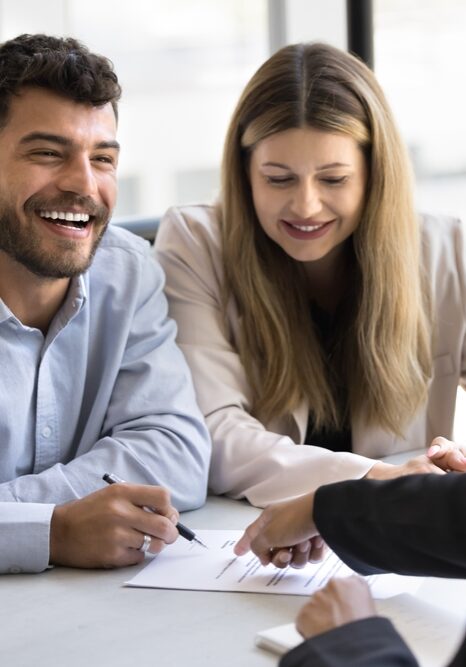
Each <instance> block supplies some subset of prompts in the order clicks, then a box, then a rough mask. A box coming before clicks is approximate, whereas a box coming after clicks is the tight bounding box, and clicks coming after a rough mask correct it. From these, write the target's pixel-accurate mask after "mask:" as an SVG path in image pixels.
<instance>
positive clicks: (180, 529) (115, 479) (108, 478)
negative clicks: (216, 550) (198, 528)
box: [102, 472, 209, 549]
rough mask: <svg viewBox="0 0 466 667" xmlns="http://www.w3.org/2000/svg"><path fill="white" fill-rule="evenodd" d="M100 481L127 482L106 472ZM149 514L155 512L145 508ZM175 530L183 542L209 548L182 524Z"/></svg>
mask: <svg viewBox="0 0 466 667" xmlns="http://www.w3.org/2000/svg"><path fill="white" fill-rule="evenodd" d="M102 479H103V480H104V482H107V484H126V483H127V482H126V481H125V480H124V479H121V478H120V477H117V476H116V475H114V474H113V473H111V472H106V473H105V475H103V476H102ZM145 509H147V510H148V511H149V512H154V513H155V514H156V513H157V512H155V510H153V509H151V508H150V507H146V508H145ZM176 529H177V531H178V532H179V534H180V535H181V537H184V539H185V540H188V541H189V542H196V543H197V544H200V545H201V547H204V549H208V548H209V547H208V546H206V545H205V544H204V542H201V540H200V539H199V538H198V537H196V535H195V533H193V531H192V530H191V529H190V528H188V527H187V526H184V525H183V524H182V523H177V524H176Z"/></svg>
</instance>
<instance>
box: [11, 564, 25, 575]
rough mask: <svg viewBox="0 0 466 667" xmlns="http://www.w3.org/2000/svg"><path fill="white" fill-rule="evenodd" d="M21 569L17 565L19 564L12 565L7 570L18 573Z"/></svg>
mask: <svg viewBox="0 0 466 667" xmlns="http://www.w3.org/2000/svg"><path fill="white" fill-rule="evenodd" d="M22 571H23V570H22V569H21V568H20V567H19V565H12V566H11V567H10V568H9V570H8V572H9V573H10V574H19V573H20V572H22Z"/></svg>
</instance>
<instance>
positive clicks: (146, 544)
mask: <svg viewBox="0 0 466 667" xmlns="http://www.w3.org/2000/svg"><path fill="white" fill-rule="evenodd" d="M151 542H152V537H151V536H150V535H144V539H143V541H142V544H141V546H140V547H139V551H142V553H143V554H145V553H146V551H148V549H150V543H151Z"/></svg>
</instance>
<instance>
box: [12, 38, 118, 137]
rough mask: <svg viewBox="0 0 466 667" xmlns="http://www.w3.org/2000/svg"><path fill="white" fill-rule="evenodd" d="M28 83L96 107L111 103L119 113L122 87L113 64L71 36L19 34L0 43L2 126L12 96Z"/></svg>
mask: <svg viewBox="0 0 466 667" xmlns="http://www.w3.org/2000/svg"><path fill="white" fill-rule="evenodd" d="M25 86H37V87H40V88H46V89H48V90H51V91H53V92H55V93H58V94H59V95H63V96H64V97H67V98H69V99H71V100H73V101H75V102H82V103H83V104H90V105H92V106H96V107H99V106H103V105H104V104H107V103H108V102H110V103H111V104H112V107H113V110H114V112H115V116H117V105H118V100H119V98H120V95H121V87H120V84H119V83H118V78H117V76H116V74H115V72H114V71H113V64H112V63H111V62H110V60H108V59H107V58H104V57H103V56H100V55H97V54H95V53H91V52H90V51H89V49H88V48H87V47H86V46H84V44H81V42H79V41H78V40H77V39H73V38H71V37H67V38H61V37H50V36H48V35H40V34H39V35H20V36H19V37H15V38H14V39H11V40H9V41H8V42H4V43H3V44H1V45H0V128H1V127H3V126H4V125H5V123H6V122H7V120H8V112H9V109H10V103H11V98H12V96H13V95H17V94H18V93H19V92H20V90H21V89H22V88H23V87H25Z"/></svg>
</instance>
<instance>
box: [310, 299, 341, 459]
mask: <svg viewBox="0 0 466 667" xmlns="http://www.w3.org/2000/svg"><path fill="white" fill-rule="evenodd" d="M310 311H311V317H312V321H313V324H314V327H315V330H316V333H317V336H318V338H319V340H320V343H321V345H322V349H323V351H324V354H325V358H326V365H327V370H328V373H329V377H330V381H331V383H332V385H333V388H334V390H335V394H336V396H337V403H338V408H339V410H340V414H343V415H345V418H344V422H343V428H342V429H340V430H337V429H334V428H327V427H323V428H320V429H318V430H316V429H315V428H314V419H313V415H312V413H309V418H308V422H307V430H306V437H305V439H304V442H305V444H306V445H317V446H318V447H325V449H331V450H333V451H334V452H351V451H352V441H351V426H350V424H349V418H348V410H347V405H348V391H347V388H346V386H345V385H344V384H342V374H341V372H339V371H340V369H338V368H336V367H335V358H334V352H335V347H336V345H337V344H338V337H339V336H338V334H339V333H340V334H341V332H340V331H339V328H340V326H341V322H340V321H339V320H340V318H339V315H338V311H337V312H336V313H335V314H334V315H333V314H331V313H328V312H327V311H325V310H323V309H322V308H320V307H319V306H318V305H317V304H316V303H311V304H310Z"/></svg>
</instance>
